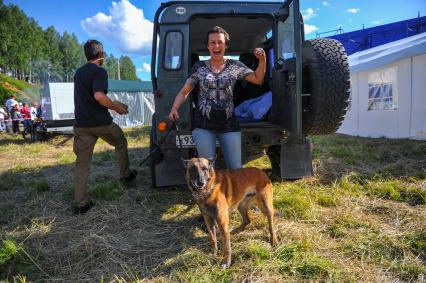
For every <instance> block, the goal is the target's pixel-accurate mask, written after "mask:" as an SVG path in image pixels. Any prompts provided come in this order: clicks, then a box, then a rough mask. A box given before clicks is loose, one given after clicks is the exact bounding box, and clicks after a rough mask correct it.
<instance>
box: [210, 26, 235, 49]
mask: <svg viewBox="0 0 426 283" xmlns="http://www.w3.org/2000/svg"><path fill="white" fill-rule="evenodd" d="M212 33H222V34H223V35H224V36H225V44H226V46H228V43H229V40H230V38H229V34H228V33H227V32H226V30H225V29H224V28H222V27H220V26H215V27H212V28H211V29H209V30H208V31H207V37H206V45H209V36H210V35H211V34H212Z"/></svg>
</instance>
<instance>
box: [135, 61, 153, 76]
mask: <svg viewBox="0 0 426 283" xmlns="http://www.w3.org/2000/svg"><path fill="white" fill-rule="evenodd" d="M136 71H138V72H144V73H150V72H151V65H150V64H148V63H145V62H144V63H142V68H138V69H137V70H136Z"/></svg>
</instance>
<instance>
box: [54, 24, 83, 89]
mask: <svg viewBox="0 0 426 283" xmlns="http://www.w3.org/2000/svg"><path fill="white" fill-rule="evenodd" d="M59 47H60V51H61V53H62V58H63V60H62V70H63V71H64V77H63V80H64V81H66V82H71V81H73V76H74V73H75V71H76V70H77V68H79V67H80V66H81V65H83V64H84V62H85V61H86V60H85V56H84V51H83V48H82V46H81V44H80V43H78V39H77V36H75V34H71V35H70V34H69V33H67V32H64V34H63V35H62V37H61V40H60V43H59Z"/></svg>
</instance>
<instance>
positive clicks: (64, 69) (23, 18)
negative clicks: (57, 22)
mask: <svg viewBox="0 0 426 283" xmlns="http://www.w3.org/2000/svg"><path fill="white" fill-rule="evenodd" d="M0 23H1V25H0V73H3V74H5V75H7V76H9V77H12V78H15V79H18V80H22V81H26V82H29V83H31V84H34V85H38V84H41V83H43V82H46V81H50V82H72V81H73V76H74V72H75V71H76V70H77V68H79V67H80V66H81V65H83V64H84V63H85V62H86V58H85V56H84V50H83V44H84V43H80V42H79V41H78V38H77V36H76V35H75V34H74V33H71V34H70V33H68V32H66V31H65V32H64V33H63V34H60V33H59V32H58V31H57V30H56V29H55V27H53V26H50V27H48V28H47V29H43V28H42V27H40V25H39V24H38V23H37V21H36V20H35V19H33V18H31V17H28V16H27V15H26V14H25V13H24V11H22V10H21V9H20V8H19V6H17V5H13V4H9V5H6V4H4V2H3V0H0ZM118 66H119V68H120V79H121V80H138V77H137V76H136V66H135V65H134V63H133V61H132V60H131V58H130V57H128V56H120V57H114V55H113V54H110V55H109V56H107V58H106V59H105V62H104V66H103V67H104V68H105V69H106V70H107V71H108V77H109V78H110V79H118ZM14 91H15V90H14V89H11V88H8V87H7V84H4V83H2V80H1V77H0V103H1V104H3V103H4V100H5V99H6V98H7V97H8V96H9V95H10V94H11V93H12V92H14Z"/></svg>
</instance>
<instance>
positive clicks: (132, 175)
mask: <svg viewBox="0 0 426 283" xmlns="http://www.w3.org/2000/svg"><path fill="white" fill-rule="evenodd" d="M137 175H138V171H136V170H135V169H133V170H132V171H130V174H129V176H127V177H125V178H120V182H121V183H122V184H123V185H128V184H130V183H131V182H132V181H133V180H134V179H135V178H136V176H137Z"/></svg>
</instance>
